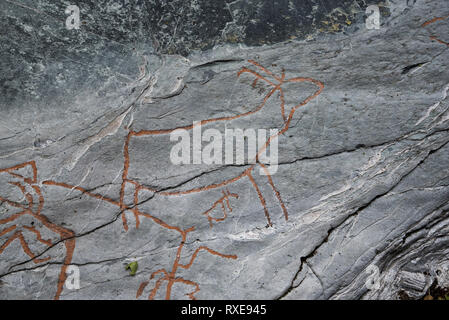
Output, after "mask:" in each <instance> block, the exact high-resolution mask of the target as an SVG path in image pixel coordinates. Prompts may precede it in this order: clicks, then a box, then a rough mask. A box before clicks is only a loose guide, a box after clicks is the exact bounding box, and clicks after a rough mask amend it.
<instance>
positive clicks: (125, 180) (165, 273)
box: [42, 60, 324, 299]
mask: <svg viewBox="0 0 449 320" xmlns="http://www.w3.org/2000/svg"><path fill="white" fill-rule="evenodd" d="M248 62H249V63H250V64H252V65H253V66H255V67H256V68H257V69H259V70H260V71H259V72H256V71H254V70H253V69H250V68H248V67H242V68H241V69H240V71H239V72H238V73H237V76H238V77H240V76H241V75H242V74H244V73H248V74H250V75H253V76H254V77H255V80H254V81H253V86H255V85H256V84H257V82H258V81H263V82H265V83H267V84H268V85H269V86H270V87H271V90H270V91H269V92H268V94H266V96H265V97H264V99H263V101H262V103H261V104H259V105H258V106H257V107H256V108H255V109H253V110H250V111H248V112H245V113H241V114H238V115H234V116H229V117H220V118H211V119H204V120H201V121H199V122H198V123H199V124H201V125H206V124H208V123H212V122H222V121H232V120H234V119H238V118H241V117H245V116H249V115H252V114H255V113H257V112H259V111H260V110H262V109H263V107H264V106H265V104H266V102H267V101H268V99H269V98H270V97H272V96H273V94H274V93H275V92H277V91H279V98H280V113H281V116H282V118H283V121H284V123H283V126H282V128H281V129H280V130H279V131H278V132H277V133H276V134H275V135H271V136H269V137H268V139H267V141H266V143H265V145H263V146H262V147H261V148H260V149H259V150H258V152H257V156H256V163H255V164H252V165H250V166H249V168H247V169H245V170H244V171H243V172H242V173H241V174H239V175H237V176H235V177H232V178H230V179H227V180H224V181H222V182H221V183H216V184H211V185H207V186H203V187H199V188H193V189H190V190H185V191H158V190H156V189H153V188H149V187H147V186H144V185H142V184H140V183H139V182H137V181H135V180H133V179H130V178H129V177H128V172H129V167H130V151H129V144H130V141H131V139H132V138H138V137H142V136H154V135H165V134H169V133H170V132H173V131H174V130H178V129H185V130H192V129H193V125H190V126H184V127H177V128H173V129H168V130H140V131H133V130H131V129H129V128H128V134H127V136H126V138H125V144H124V149H123V156H124V162H123V169H122V183H121V188H120V200H119V201H116V200H114V199H111V198H109V197H106V196H103V195H101V194H98V193H94V192H90V191H88V190H86V189H85V188H82V187H80V186H74V185H70V184H67V183H64V182H57V181H53V180H46V181H43V182H42V185H46V186H56V187H62V188H66V189H70V190H77V191H80V192H81V193H82V194H84V195H87V196H90V197H93V198H96V199H100V200H102V201H105V202H107V203H109V204H112V205H114V206H117V207H118V208H119V209H120V216H121V219H122V223H123V227H124V230H125V231H128V221H127V219H126V215H125V211H130V212H132V214H133V215H134V217H135V221H136V229H138V228H139V225H140V218H148V219H150V220H151V221H153V222H154V223H156V224H158V225H160V226H161V227H163V228H166V229H168V230H172V231H176V232H178V233H179V235H180V237H181V241H180V244H179V246H178V249H177V253H176V257H175V259H174V262H173V264H172V268H171V269H170V270H166V269H159V270H157V271H155V272H153V273H152V274H151V275H150V279H149V280H152V279H154V278H155V277H156V276H158V275H162V277H160V278H159V279H158V280H157V281H156V284H155V286H154V287H153V289H152V290H151V293H150V294H149V297H148V298H149V299H153V298H154V297H155V295H156V294H157V292H158V291H159V289H160V287H161V285H162V283H163V282H164V281H165V282H167V286H166V291H165V298H166V299H170V297H171V290H172V287H173V285H174V284H175V283H183V284H185V285H188V286H191V287H193V291H191V292H189V293H188V294H187V296H188V297H189V298H190V299H195V294H196V293H197V292H198V291H200V286H199V284H198V283H196V282H193V281H191V280H188V279H184V278H182V277H178V276H177V275H176V272H177V270H179V269H180V268H182V269H189V268H190V267H191V266H192V264H193V263H194V261H195V259H196V258H197V256H198V254H199V253H200V252H201V251H206V252H208V253H209V254H212V255H215V256H218V257H221V258H225V259H237V256H236V255H232V254H223V253H220V252H218V251H215V250H213V249H211V248H209V247H206V246H200V247H199V248H198V249H196V250H195V251H194V253H193V254H192V256H191V259H190V260H189V262H188V263H186V264H182V263H181V254H182V250H183V248H184V245H185V242H186V238H187V235H188V234H189V233H190V232H192V231H194V230H195V226H192V227H189V228H186V229H182V228H180V227H178V226H174V225H170V224H168V223H166V222H165V221H163V220H162V219H160V218H158V217H156V216H154V215H152V214H150V213H146V212H143V211H141V210H140V209H139V208H138V204H139V193H140V192H141V191H144V190H146V191H150V192H154V193H159V194H161V195H165V196H182V195H185V194H190V193H198V192H203V191H207V190H211V189H219V188H225V187H228V186H229V185H231V184H232V183H233V182H236V181H239V180H240V179H243V178H247V179H248V180H249V181H250V183H251V185H252V186H253V187H254V190H255V191H256V193H257V195H258V198H259V200H260V203H261V205H262V207H263V210H264V214H265V218H266V219H267V223H268V226H272V222H271V218H270V214H269V212H268V208H267V204H266V200H265V198H264V196H263V195H262V192H261V190H260V188H259V186H258V184H257V183H256V181H255V179H254V177H253V170H254V169H255V168H256V166H259V167H260V168H261V170H264V171H265V173H266V178H267V183H268V185H269V186H270V187H271V188H272V190H273V192H274V195H275V197H276V199H277V200H278V201H279V205H280V207H281V209H282V212H283V215H284V218H285V220H286V221H287V220H288V211H287V207H286V206H285V204H284V202H283V200H282V197H281V194H280V193H279V191H278V190H277V188H276V187H275V184H274V182H273V179H272V177H271V175H270V173H269V171H268V169H267V168H266V166H265V165H264V164H263V163H260V162H259V161H258V157H259V155H260V153H261V152H263V151H264V150H265V149H266V148H268V146H269V144H270V142H271V141H272V140H273V139H275V138H277V137H278V136H279V135H281V134H283V133H285V132H286V131H287V130H288V129H289V126H290V124H291V121H292V119H293V116H294V113H295V112H296V110H298V109H299V108H300V107H302V106H305V105H306V104H307V103H309V102H310V101H312V100H313V99H315V98H316V97H317V96H318V95H320V94H321V93H322V91H323V90H324V84H323V83H322V82H320V81H318V80H315V79H313V78H307V77H294V78H289V79H286V76H285V72H284V71H282V74H281V76H277V75H275V74H274V73H272V72H271V71H269V70H268V69H266V68H265V67H263V66H262V65H260V64H259V63H257V62H256V61H254V60H248ZM262 72H263V73H265V74H266V75H262V74H261V73H262ZM303 82H305V83H311V84H313V85H315V86H316V87H317V90H316V91H314V92H313V93H312V94H311V95H309V96H307V98H305V99H304V100H302V101H300V102H299V103H298V104H296V105H295V106H293V107H292V108H291V110H290V112H289V113H288V114H286V108H285V107H286V106H285V95H284V94H285V93H284V90H283V88H282V86H283V85H284V84H287V83H303ZM127 185H132V186H133V187H134V199H133V200H134V203H133V205H131V206H130V205H126V204H125V188H126V186H127ZM222 192H223V197H222V198H221V199H219V200H217V201H216V202H215V203H213V204H212V206H211V209H213V208H214V207H215V206H218V205H219V204H220V203H221V205H222V208H223V214H224V215H223V217H222V218H215V219H214V218H212V217H211V216H210V215H209V210H208V211H206V212H203V215H205V216H206V217H207V219H208V221H209V223H210V226H211V227H212V226H213V222H216V223H217V222H221V221H223V220H225V219H226V217H227V214H226V213H227V210H230V211H232V209H231V206H230V203H229V200H230V198H236V199H238V195H237V194H234V193H230V192H229V191H228V190H226V191H222ZM225 204H226V206H225ZM71 237H72V238H73V235H71ZM73 250H74V247H73ZM72 255H73V251H72ZM64 265H65V266H66V264H64ZM148 284H149V281H145V282H143V283H142V284H141V285H140V287H139V288H138V290H137V293H136V298H138V297H139V296H141V295H142V293H143V291H144V289H145V288H146V286H147V285H148ZM58 288H59V284H58ZM58 290H59V289H58ZM61 290H62V287H61ZM58 292H59V291H58ZM59 294H60V292H59ZM59 294H58V296H57V297H55V298H56V299H57V298H59Z"/></svg>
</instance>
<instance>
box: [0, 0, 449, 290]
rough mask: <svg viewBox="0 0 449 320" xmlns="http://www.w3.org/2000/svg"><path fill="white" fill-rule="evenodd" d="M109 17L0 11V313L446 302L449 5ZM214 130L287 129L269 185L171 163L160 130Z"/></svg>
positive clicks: (85, 7)
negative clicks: (125, 306) (101, 305)
mask: <svg viewBox="0 0 449 320" xmlns="http://www.w3.org/2000/svg"><path fill="white" fill-rule="evenodd" d="M127 2H128V1H74V3H70V2H69V1H58V2H56V1H50V0H39V1H27V0H14V1H12V0H3V1H1V2H0V8H1V10H0V17H1V19H0V24H1V29H2V30H4V32H2V33H1V34H0V41H1V43H2V44H1V47H0V66H1V70H2V74H1V76H0V88H1V95H0V112H1V117H0V299H53V298H59V299H136V298H137V299H148V298H154V299H164V298H171V299H188V298H196V299H398V298H399V296H400V294H401V293H402V294H403V293H404V292H405V293H406V294H407V295H408V296H410V297H412V298H420V297H423V296H424V295H425V294H426V291H427V289H428V288H429V287H430V285H431V284H432V283H433V281H435V280H437V281H438V283H439V284H441V285H442V286H449V260H448V253H449V252H448V250H449V233H448V231H449V215H448V214H449V101H448V91H449V74H448V71H447V70H448V68H447V67H448V61H449V50H448V47H449V36H448V32H447V31H448V28H449V18H447V16H448V15H449V2H448V1H446V0H438V1H430V0H417V1H406V0H390V1H387V2H379V1H373V2H372V3H366V2H365V1H354V2H351V1H332V4H330V3H331V2H329V4H328V5H322V4H321V5H320V4H319V3H322V2H319V1H310V2H305V1H280V2H279V5H278V6H279V7H278V8H279V10H277V11H276V10H274V11H273V10H272V11H270V10H271V9H270V8H267V3H266V2H264V1H255V0H254V1H247V2H245V1H234V2H229V1H223V3H221V2H218V1H217V2H214V1H193V0H192V1H172V2H169V3H170V4H169V5H163V4H161V3H159V2H158V1H130V3H129V4H127ZM299 3H302V5H300V4H299ZM304 3H306V4H304ZM69 4H77V5H78V6H79V7H80V10H81V12H80V14H81V16H80V17H81V21H82V23H81V27H80V28H79V29H72V30H67V29H66V27H65V20H66V18H67V15H66V14H65V12H64V9H65V7H66V6H67V5H69ZM367 4H378V5H379V6H380V7H381V13H382V14H381V27H380V29H378V30H376V29H372V30H368V29H366V27H365V24H364V19H365V17H366V16H365V8H366V6H367ZM169 6H170V7H169ZM214 10H215V11H214ZM275 13H276V14H275ZM280 13H282V15H281V18H280V17H279V16H276V15H277V14H280ZM156 17H157V18H158V19H156ZM343 17H345V18H343ZM445 17H446V18H445ZM435 18H440V19H435ZM156 20H157V21H156ZM323 21H327V23H326V22H323ZM426 22H427V23H426ZM270 23H271V24H272V25H270ZM197 24H199V25H198V26H197V27H196V25H197ZM164 25H165V26H166V27H164ZM343 25H345V26H344V27H343ZM270 26H271V27H270ZM326 26H328V27H326ZM332 26H333V27H332ZM325 27H326V28H325ZM265 28H268V29H267V30H266V29H265ZM271 31H272V34H270V32H271ZM178 32H179V33H178ZM245 68H246V69H245ZM242 70H243V71H248V70H251V72H253V73H251V72H242ZM269 72H272V74H271V75H270V73H269ZM255 73H257V75H256V74H255ZM282 74H285V79H294V78H297V79H298V78H299V77H301V79H302V80H298V81H291V82H285V81H282V79H281V80H279V79H280V78H281V75H282ZM258 75H260V76H263V77H264V79H270V81H271V83H276V84H279V85H280V88H282V90H283V91H282V92H283V93H284V97H282V96H281V94H280V91H276V92H274V93H272V94H270V92H271V91H272V90H273V88H275V85H276V84H275V85H272V84H270V83H269V82H267V81H265V80H264V79H259V81H257V82H254V80H255V79H256V77H257V76H258ZM275 77H279V78H278V79H276V78H275ZM305 79H309V80H305ZM310 79H313V81H312V80H310ZM320 84H322V87H321V88H320ZM317 90H318V91H317ZM282 99H284V101H285V112H284V113H285V117H283V116H282V112H281V105H282ZM301 101H304V103H302V105H301V106H300V107H299V108H298V109H297V110H296V111H295V110H294V107H295V106H296V105H298V103H300V102H301ZM258 106H262V108H261V109H260V110H259V109H257V107H258ZM252 110H253V111H257V112H253V113H251V112H250V111H252ZM292 110H293V111H292ZM248 112H250V113H249V114H248V115H247V116H238V115H242V114H243V115H244V114H245V113H248ZM290 112H291V117H288V115H289V114H290ZM236 116H238V117H236ZM221 118H226V119H225V120H223V121H221V120H219V121H211V122H208V123H204V126H203V127H204V128H203V129H210V128H216V129H218V130H220V131H221V132H223V131H224V128H225V127H226V128H242V129H244V128H255V129H262V128H264V129H270V128H279V129H282V128H285V129H286V130H284V131H283V132H282V134H281V135H280V137H279V142H278V148H279V168H278V170H277V172H276V173H275V174H273V175H272V176H271V177H270V178H271V180H270V179H269V178H268V177H267V176H264V175H260V174H259V168H260V166H259V165H258V164H257V165H255V166H253V165H252V164H249V163H245V164H241V165H239V164H234V165H225V164H223V165H218V164H214V165H206V164H195V165H186V164H184V165H173V164H172V163H171V161H170V157H169V155H170V149H171V148H172V147H173V145H174V143H173V142H170V139H169V134H168V131H164V130H171V129H174V128H180V127H186V126H190V125H192V123H193V121H200V120H207V119H221ZM286 124H288V130H287V128H286ZM261 198H263V201H261ZM223 210H224V211H223ZM224 213H225V216H224V218H225V219H221V218H222V217H223V214H224ZM287 217H288V219H286V218H287ZM213 218H215V220H214V219H213ZM132 261H137V262H138V266H139V267H138V270H137V272H136V274H135V275H134V276H132V275H130V274H129V270H126V265H127V264H129V263H130V262H132ZM69 266H76V267H78V268H79V272H80V288H79V289H70V288H69V287H68V286H67V284H66V280H67V279H66V274H69V272H68V270H70V269H67V268H68V267H69ZM373 267H374V268H373ZM376 268H377V269H376ZM376 271H378V273H377V272H376ZM377 275H378V276H377ZM376 276H377V277H376ZM373 279H374V282H373V283H374V286H371V285H370V283H369V281H370V280H373Z"/></svg>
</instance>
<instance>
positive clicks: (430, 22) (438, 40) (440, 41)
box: [421, 14, 449, 47]
mask: <svg viewBox="0 0 449 320" xmlns="http://www.w3.org/2000/svg"><path fill="white" fill-rule="evenodd" d="M447 18H449V14H448V15H447V16H444V17H436V18H433V19H431V20H428V21H426V22H424V23H423V24H422V25H421V27H423V28H424V27H426V26H428V25H431V24H433V23H435V22H438V21H443V20H445V19H447ZM430 39H431V40H433V41H437V42H439V43H441V44H444V45H446V46H448V47H449V43H448V42H446V41H443V40H441V39H439V38H438V37H436V36H434V35H431V36H430Z"/></svg>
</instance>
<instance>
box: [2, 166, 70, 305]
mask: <svg viewBox="0 0 449 320" xmlns="http://www.w3.org/2000/svg"><path fill="white" fill-rule="evenodd" d="M26 167H31V169H32V172H33V173H32V178H29V177H24V176H22V175H20V174H18V173H17V171H18V170H20V169H23V168H26ZM0 173H6V174H9V175H10V176H11V177H14V178H18V179H19V180H22V182H8V183H9V184H10V185H13V186H15V187H17V188H18V189H19V190H20V191H21V192H22V193H23V195H24V198H25V199H26V201H27V203H28V205H24V204H22V203H19V202H16V201H11V200H8V199H5V198H3V197H1V196H0V202H4V203H7V204H9V205H10V206H12V207H15V208H18V209H19V212H18V213H14V214H13V215H11V216H10V217H9V218H4V219H0V225H5V224H7V223H13V222H14V221H16V220H17V219H18V218H20V217H21V216H23V215H29V216H31V217H33V218H34V219H36V220H38V221H39V222H40V223H42V225H43V227H45V228H47V229H48V230H50V231H52V232H54V233H56V234H59V236H60V240H61V241H62V242H64V246H65V248H66V255H65V259H64V261H63V263H62V267H61V271H60V273H59V278H58V283H57V287H56V294H55V297H54V298H55V299H59V296H60V295H61V292H62V289H63V286H64V283H65V280H66V277H67V276H66V270H67V267H68V266H69V265H70V263H71V261H72V256H73V252H74V250H75V237H74V236H75V234H74V233H73V232H72V231H71V230H68V229H66V228H63V227H61V226H58V225H56V224H53V223H51V222H50V220H49V219H48V218H47V217H46V216H44V215H43V214H42V213H41V211H42V208H43V207H44V197H43V196H42V193H41V190H40V188H39V186H38V185H37V168H36V164H35V162H34V161H30V162H26V163H22V164H20V165H17V166H14V167H10V168H6V169H0ZM26 185H27V186H29V187H31V188H32V190H34V192H35V193H36V195H37V198H38V199H37V203H36V201H35V200H34V199H33V196H32V195H31V194H30V193H29V192H27V190H26ZM35 205H37V208H36V209H34V210H33V207H35ZM0 218H1V217H0ZM25 230H28V231H30V232H32V233H34V234H35V236H36V240H37V241H39V242H40V243H43V244H45V245H46V246H48V247H51V246H52V242H51V241H50V240H45V239H43V238H42V236H41V233H40V231H39V230H37V229H36V227H34V226H26V225H24V226H20V225H18V224H14V225H12V226H10V227H8V228H6V229H4V230H1V231H0V236H5V235H7V234H9V233H12V234H11V235H10V236H9V238H8V239H7V240H6V242H4V243H3V244H2V246H1V247H0V254H2V253H3V251H4V250H5V249H6V248H7V247H8V246H9V245H10V244H11V243H13V242H14V240H16V239H17V240H18V241H19V242H20V245H21V247H22V249H23V251H24V252H25V253H26V254H27V255H28V256H29V257H30V258H31V259H32V261H33V262H34V263H36V264H39V263H43V262H47V261H49V260H50V259H51V257H47V258H43V259H39V258H37V257H36V255H35V254H34V253H33V252H32V251H31V249H30V247H29V246H28V243H27V241H26V240H25V238H24V236H23V232H24V231H25Z"/></svg>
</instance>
